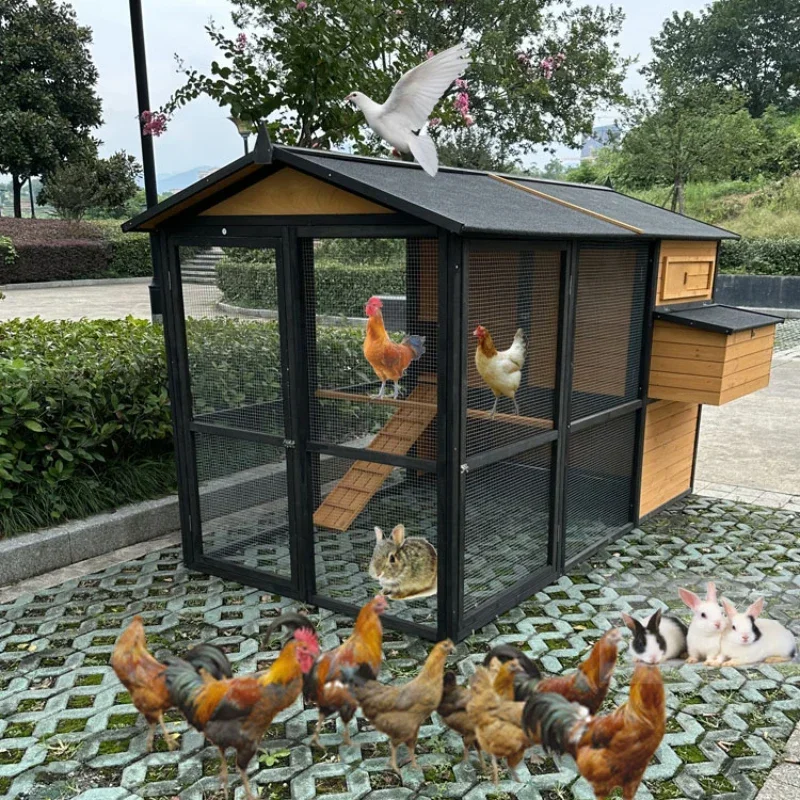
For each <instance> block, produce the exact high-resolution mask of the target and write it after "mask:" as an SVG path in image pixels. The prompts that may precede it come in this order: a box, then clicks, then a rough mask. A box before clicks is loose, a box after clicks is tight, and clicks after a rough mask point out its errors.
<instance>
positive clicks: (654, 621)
mask: <svg viewBox="0 0 800 800" xmlns="http://www.w3.org/2000/svg"><path fill="white" fill-rule="evenodd" d="M659 625H661V609H660V608H659V609H658V611H656V613H655V614H653V616H652V617H650V621H649V622H648V623H647V630H649V631H650V633H658V626H659Z"/></svg>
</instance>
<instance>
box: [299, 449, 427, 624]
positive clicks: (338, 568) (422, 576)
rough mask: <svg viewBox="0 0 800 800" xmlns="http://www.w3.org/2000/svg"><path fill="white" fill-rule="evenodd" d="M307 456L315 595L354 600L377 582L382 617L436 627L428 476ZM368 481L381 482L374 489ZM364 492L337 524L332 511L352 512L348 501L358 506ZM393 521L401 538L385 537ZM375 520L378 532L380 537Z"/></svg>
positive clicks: (370, 592) (357, 603)
mask: <svg viewBox="0 0 800 800" xmlns="http://www.w3.org/2000/svg"><path fill="white" fill-rule="evenodd" d="M313 458H316V459H318V463H317V464H316V465H315V466H314V468H313V469H312V474H313V475H314V479H313V485H314V495H315V508H316V513H315V515H314V518H315V520H316V521H317V524H315V526H314V543H315V547H314V551H315V559H316V579H317V581H316V582H317V594H318V595H320V596H322V597H326V598H331V599H334V600H339V601H343V602H348V603H352V604H353V605H355V606H361V605H363V604H364V603H365V602H366V601H367V600H369V599H370V598H371V597H374V596H375V595H376V594H378V593H379V592H380V591H381V590H382V589H383V590H384V591H385V592H386V593H387V596H389V598H390V600H391V605H390V608H389V613H388V616H390V617H392V616H394V617H397V618H400V619H404V620H409V621H413V622H417V623H421V624H425V625H434V626H435V624H436V608H437V606H436V589H437V572H436V568H437V559H438V550H437V548H438V542H437V530H436V520H437V503H436V481H435V475H433V474H427V473H422V472H418V471H416V470H410V469H403V468H399V467H391V466H388V465H383V464H376V463H371V462H365V461H361V462H354V461H351V460H349V459H343V458H334V457H331V456H312V459H313ZM374 480H379V481H380V488H379V489H378V490H377V491H373V490H374V486H373V481H374ZM363 493H367V494H369V500H368V501H367V502H366V503H364V504H363V508H362V510H361V511H360V512H359V513H358V515H357V516H356V517H355V518H352V521H351V522H349V524H347V527H346V529H344V530H343V529H342V528H343V527H344V525H343V524H342V522H341V520H342V517H338V516H337V514H338V513H340V514H341V515H343V517H347V518H348V519H351V515H352V510H351V509H352V502H353V500H354V498H355V499H357V502H358V504H359V505H360V504H361V501H362V497H361V495H362V494H363ZM337 498H338V499H337ZM320 508H323V509H324V510H325V513H324V514H323V513H320V510H319V509H320ZM397 525H403V526H404V527H405V531H404V536H403V538H402V540H401V539H400V535H399V533H398V534H396V536H397V537H398V538H397V540H395V539H393V538H392V531H393V529H394V528H395V527H396V526H397ZM375 526H378V527H380V528H381V529H382V531H383V534H384V536H383V540H382V542H378V540H377V538H376V533H375ZM378 577H380V578H381V579H382V581H383V583H382V582H381V580H378ZM403 598H405V599H403Z"/></svg>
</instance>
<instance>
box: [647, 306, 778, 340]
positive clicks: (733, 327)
mask: <svg viewBox="0 0 800 800" xmlns="http://www.w3.org/2000/svg"><path fill="white" fill-rule="evenodd" d="M654 316H655V318H656V319H662V320H664V321H665V322H673V323H675V324H676V325H688V326H689V327H692V328H699V329H700V330H705V331H714V332H716V333H726V334H731V333H738V332H739V331H747V330H754V329H755V328H765V327H767V326H768V325H777V324H778V323H779V322H783V321H784V320H783V317H776V316H775V315H774V314H762V313H760V312H757V311H748V310H747V309H744V308H736V307H735V306H725V305H720V304H719V303H709V304H708V305H704V306H696V307H694V308H686V309H683V310H680V311H656V312H655V314H654Z"/></svg>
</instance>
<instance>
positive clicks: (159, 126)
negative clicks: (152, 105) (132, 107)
mask: <svg viewBox="0 0 800 800" xmlns="http://www.w3.org/2000/svg"><path fill="white" fill-rule="evenodd" d="M141 120H142V133H143V134H144V135H145V136H156V137H158V136H161V134H162V133H164V132H165V131H166V130H167V122H168V118H167V115H166V114H162V113H161V112H160V111H143V112H142V116H141Z"/></svg>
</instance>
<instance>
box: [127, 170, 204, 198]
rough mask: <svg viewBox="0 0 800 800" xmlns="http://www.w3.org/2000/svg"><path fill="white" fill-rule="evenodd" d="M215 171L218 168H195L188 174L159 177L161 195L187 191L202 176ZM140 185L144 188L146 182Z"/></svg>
mask: <svg viewBox="0 0 800 800" xmlns="http://www.w3.org/2000/svg"><path fill="white" fill-rule="evenodd" d="M214 169H216V167H208V166H204V167H194V168H193V169H190V170H187V171H186V172H173V173H169V174H167V175H158V176H157V180H158V191H159V194H161V193H162V192H179V191H180V190H181V189H185V188H186V187H187V186H191V185H192V184H193V183H196V182H197V181H198V180H200V177H201V175H203V174H204V173H207V172H211V171H212V170H214ZM139 185H140V186H144V181H142V180H141V179H140V180H139Z"/></svg>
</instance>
